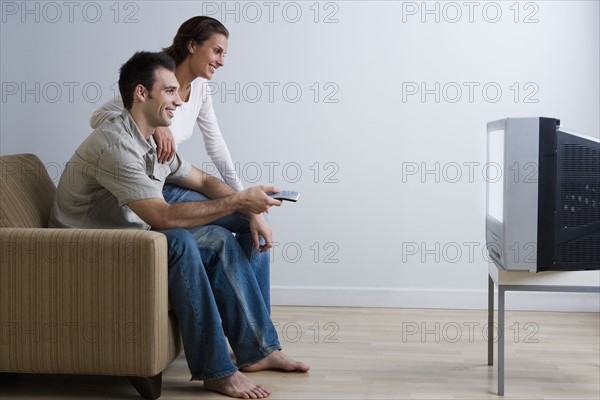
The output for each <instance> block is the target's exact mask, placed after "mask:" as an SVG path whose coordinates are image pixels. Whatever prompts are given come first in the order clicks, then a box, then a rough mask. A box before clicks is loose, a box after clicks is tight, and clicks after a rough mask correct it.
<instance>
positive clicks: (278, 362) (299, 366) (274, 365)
mask: <svg viewBox="0 0 600 400" xmlns="http://www.w3.org/2000/svg"><path fill="white" fill-rule="evenodd" d="M265 369H281V370H284V371H289V372H306V371H308V370H309V369H310V367H309V366H308V365H306V364H304V363H303V362H301V361H295V360H292V359H291V358H289V357H288V356H286V355H285V354H283V352H282V351H277V350H275V351H274V352H272V353H271V354H269V355H268V356H266V357H265V358H263V359H262V360H260V361H258V362H256V363H254V364H252V365H248V366H247V367H244V368H242V371H246V372H256V371H263V370H265Z"/></svg>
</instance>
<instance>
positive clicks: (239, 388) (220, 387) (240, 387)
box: [204, 371, 271, 399]
mask: <svg viewBox="0 0 600 400" xmlns="http://www.w3.org/2000/svg"><path fill="white" fill-rule="evenodd" d="M204 389H206V390H210V391H211V392H218V393H221V394H224V395H226V396H229V397H235V398H239V399H264V398H266V397H269V395H270V394H271V391H270V390H268V389H265V388H263V387H262V386H260V385H257V384H256V383H254V382H252V380H250V379H249V378H247V377H246V376H245V375H244V374H242V373H241V372H239V371H237V372H236V373H235V374H233V375H229V376H227V377H225V378H221V379H212V380H209V381H204Z"/></svg>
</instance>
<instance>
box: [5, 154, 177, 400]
mask: <svg viewBox="0 0 600 400" xmlns="http://www.w3.org/2000/svg"><path fill="white" fill-rule="evenodd" d="M54 192H55V187H54V184H53V183H52V180H51V179H50V177H49V175H48V173H47V171H46V168H45V166H44V164H43V163H42V162H41V161H40V160H39V159H38V158H37V157H36V156H34V155H31V154H20V155H13V156H2V157H0V245H1V251H0V373H1V372H11V373H44V374H54V373H56V374H94V375H118V376H126V377H129V379H130V381H131V382H132V384H133V385H134V386H135V388H136V389H137V390H138V392H139V393H140V395H142V397H144V398H151V399H156V398H158V397H159V396H160V390H161V374H162V371H163V370H164V369H165V368H166V367H167V366H168V365H169V364H170V363H171V362H172V361H173V360H174V359H175V358H176V357H177V356H178V355H179V354H180V353H181V349H182V345H181V339H180V335H179V332H178V330H177V327H176V321H175V318H174V316H173V314H172V313H171V312H169V305H168V304H169V302H168V294H167V243H166V239H165V237H164V235H162V234H160V233H157V232H150V231H135V230H98V229H49V228H47V221H48V215H49V212H50V208H51V205H52V199H53V196H54Z"/></svg>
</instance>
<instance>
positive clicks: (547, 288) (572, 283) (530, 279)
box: [488, 262, 600, 396]
mask: <svg viewBox="0 0 600 400" xmlns="http://www.w3.org/2000/svg"><path fill="white" fill-rule="evenodd" d="M494 285H496V286H498V396H504V293H505V292H507V291H530V292H588V293H600V271H598V270H596V271H544V272H538V273H532V272H529V271H514V270H512V271H507V270H504V269H502V268H500V267H498V266H497V265H496V264H495V263H493V262H490V263H489V265H488V365H494V329H493V328H492V327H493V326H494Z"/></svg>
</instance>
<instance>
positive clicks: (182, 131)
mask: <svg viewBox="0 0 600 400" xmlns="http://www.w3.org/2000/svg"><path fill="white" fill-rule="evenodd" d="M206 82H208V81H207V80H206V79H205V78H201V77H199V78H196V79H194V80H193V81H192V87H191V91H190V98H189V100H188V101H187V102H185V103H183V104H182V105H181V106H179V107H177V109H176V110H175V114H174V117H173V119H172V122H171V126H170V127H169V128H170V129H171V133H172V134H173V139H174V141H175V148H176V149H177V147H179V144H180V143H182V142H184V141H185V140H187V139H189V138H190V137H191V136H192V133H193V132H194V122H196V123H197V124H198V127H199V128H200V132H202V138H203V140H204V147H205V148H206V154H208V156H209V157H210V159H211V160H212V162H213V163H214V164H215V166H216V167H217V169H218V170H219V173H220V174H221V176H222V177H223V179H224V180H225V182H226V183H227V184H228V185H229V186H231V187H232V188H233V189H234V190H236V191H240V190H243V189H244V187H243V186H242V184H241V181H240V179H239V178H238V176H237V173H236V170H235V167H234V165H233V161H232V160H231V155H230V153H229V149H228V148H227V144H226V143H225V139H223V135H222V134H221V130H220V129H219V125H218V123H217V117H216V115H215V111H214V109H213V101H212V95H211V94H210V93H209V92H208V90H207V89H208V87H207V85H206ZM123 108H124V107H123V100H121V98H120V97H118V98H116V99H115V100H112V101H109V102H107V103H105V104H104V105H102V106H101V107H100V108H98V109H97V110H96V111H94V113H93V114H92V116H91V117H90V125H91V127H92V129H96V128H97V127H98V126H100V124H101V123H102V122H103V121H104V120H105V119H106V118H110V117H114V116H117V115H120V114H121V113H122V112H123Z"/></svg>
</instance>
